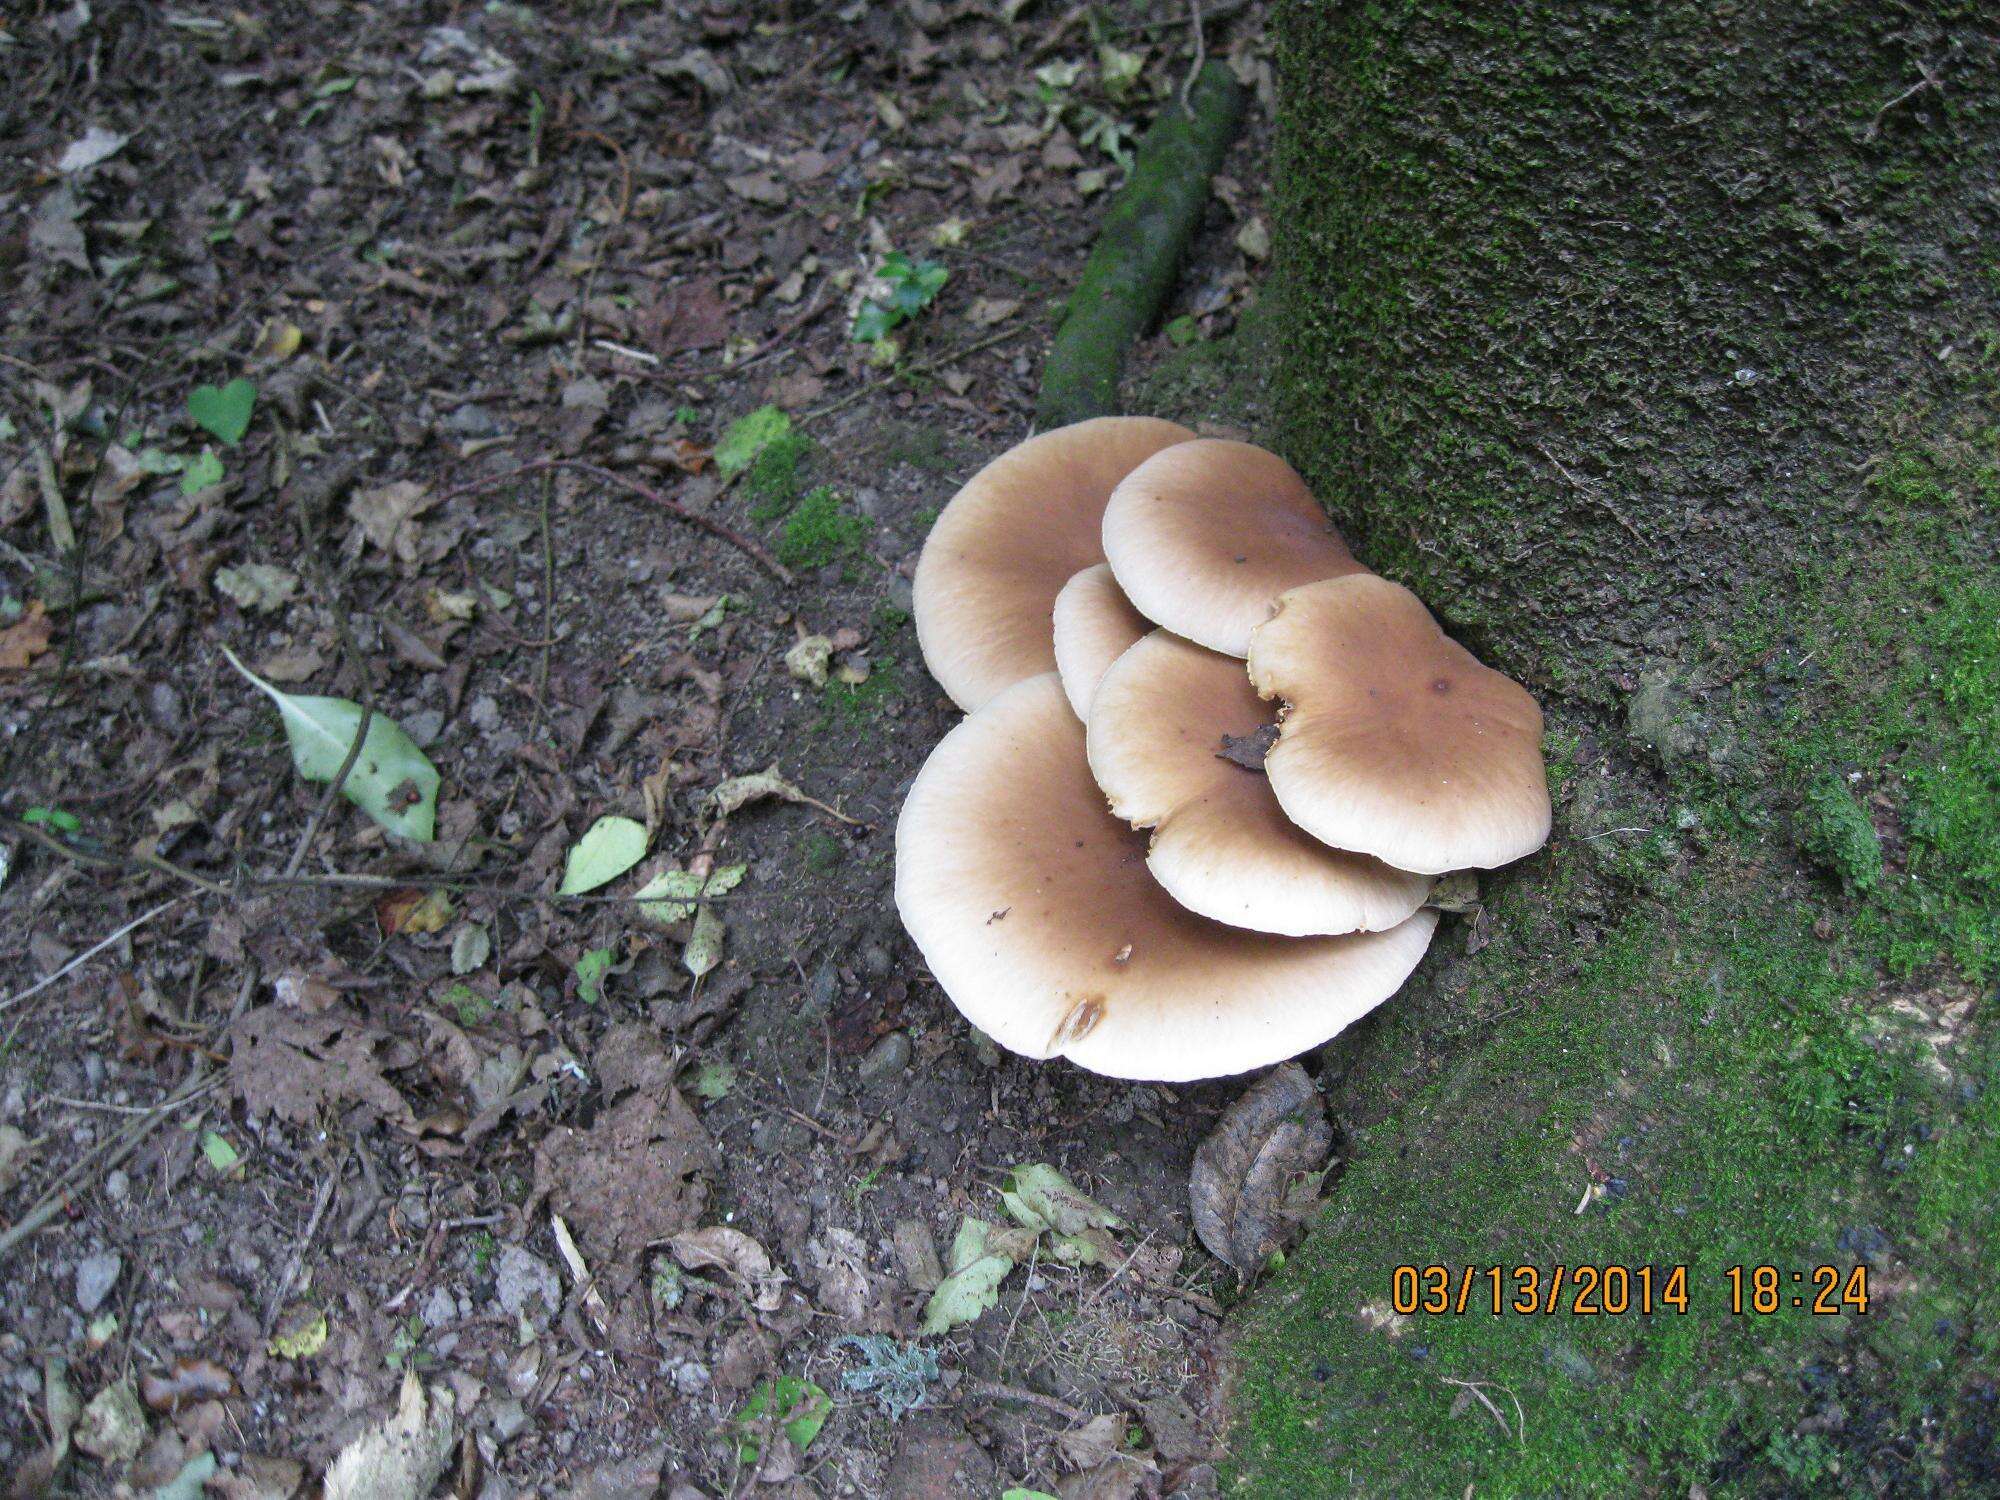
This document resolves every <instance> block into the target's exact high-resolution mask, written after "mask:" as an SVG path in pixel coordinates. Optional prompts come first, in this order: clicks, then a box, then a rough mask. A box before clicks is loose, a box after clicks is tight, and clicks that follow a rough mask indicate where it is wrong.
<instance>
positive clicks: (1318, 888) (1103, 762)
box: [1087, 630, 1431, 937]
mask: <svg viewBox="0 0 2000 1500" xmlns="http://www.w3.org/2000/svg"><path fill="white" fill-rule="evenodd" d="M1271 721H1272V712H1271V708H1270V705H1268V704H1266V703H1265V702H1264V701H1263V700H1262V699H1261V698H1259V697H1258V696H1257V691H1256V689H1255V688H1253V687H1251V686H1250V679H1249V677H1248V676H1247V675H1246V674H1245V672H1244V670H1243V663H1241V662H1240V661H1237V660H1235V659H1234V658H1233V657H1228V656H1223V655H1220V654H1219V653H1217V652H1214V651H1210V650H1208V649H1207V648H1206V647H1204V646H1197V645H1195V644H1194V643H1193V642H1191V641H1184V640H1182V639H1181V638H1180V637H1179V636H1177V635H1172V634H1170V633H1168V632H1167V631H1164V630H1156V631H1154V632H1153V633H1152V634H1151V635H1149V636H1147V637H1146V638H1145V639H1144V640H1142V641H1140V642H1139V643H1138V644H1137V645H1135V646H1133V647H1132V649H1131V650H1129V651H1127V652H1126V653H1125V654H1124V655H1123V656H1121V657H1119V658H1118V660H1117V661H1116V662H1114V663H1113V664H1112V666H1111V669H1110V670H1109V671H1108V672H1106V673H1105V674H1104V679H1103V681H1102V682H1100V683H1099V684H1098V688H1097V696H1096V698H1095V700H1094V701H1093V702H1092V705H1091V710H1090V723H1089V732H1088V741H1087V742H1088V746H1089V753H1090V770H1091V774H1092V775H1093V776H1095V777H1096V778H1097V784H1098V786H1099V787H1101V788H1102V789H1103V791H1104V795H1105V796H1106V797H1108V798H1109V799H1110V802H1111V811H1112V812H1113V813H1114V814H1116V815H1117V816H1118V817H1121V818H1124V819H1125V820H1126V821H1128V822H1130V823H1131V824H1132V825H1133V826H1134V827H1138V828H1152V829H1154V833H1153V839H1152V845H1151V847H1150V849H1149V850H1148V851H1147V855H1146V864H1147V867H1148V868H1149V869H1151V870H1152V872H1153V878H1154V879H1156V880H1157V881H1159V882H1160V884H1161V885H1163V886H1165V887H1166V889H1167V893H1168V894H1169V895H1171V896H1172V897H1173V898H1174V899H1175V900H1176V901H1178V902H1180V904H1181V905H1182V906H1185V907H1187V908H1188V909H1189V910H1190V911H1195V912H1199V913H1201V915H1203V916H1205V917H1213V918H1214V919H1215V920H1216V921H1218V922H1227V923H1229V924H1230V925H1231V926H1233V927H1248V928H1252V929H1254V930H1256V931H1258V932H1274V933H1286V934H1289V935H1291V936H1294V937H1302V936H1307V935H1312V934H1319V933H1338V932H1379V931H1382V930H1384V929H1387V928H1390V927H1394V926H1395V925H1396V924H1397V923H1399V922H1403V921H1406V920H1407V919H1408V918H1409V917H1410V916H1411V915H1412V914H1413V913H1414V912H1415V911H1416V910H1417V908H1418V907H1420V906H1422V905H1423V904H1424V899H1425V898H1426V897H1427V896H1429V894H1430V889H1431V882H1430V879H1429V878H1428V877H1427V876H1423V875H1412V874H1409V873H1407V872H1406V871H1403V870H1393V869H1391V868H1390V867H1389V866H1387V865H1385V864H1383V863H1382V862H1381V861H1380V860H1378V859H1371V858H1370V857H1369V856H1367V855H1365V854H1352V853H1349V852H1348V851H1346V850H1344V849H1332V848H1329V847H1328V846H1327V845H1325V844H1322V843H1321V842H1319V840H1317V839H1315V838H1313V837H1312V836H1311V835H1310V834H1308V833H1307V832H1306V831H1305V830H1304V829H1302V828H1300V827H1299V826H1298V825H1297V824H1295V823H1293V822H1291V821H1290V820H1289V819H1287V818H1286V817H1285V815H1284V812H1283V811H1282V810H1281V809H1280V808H1279V806H1278V799H1277V798H1276V797H1275V796H1273V795H1272V792H1271V783H1270V781H1269V780H1268V779H1267V778H1266V777H1265V775H1264V773H1263V772H1262V771H1261V770H1255V769H1245V768H1244V767H1243V766H1241V765H1238V764H1236V763H1235V762H1233V761H1230V760H1226V759H1224V758H1223V756H1222V754H1221V753H1220V752H1221V750H1222V740H1223V737H1224V736H1225V735H1228V736H1231V737H1236V738H1247V737H1250V736H1253V735H1255V734H1256V733H1257V732H1258V731H1259V730H1268V729H1269V728H1270V727H1271Z"/></svg>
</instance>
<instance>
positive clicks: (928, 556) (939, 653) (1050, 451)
mask: <svg viewBox="0 0 2000 1500" xmlns="http://www.w3.org/2000/svg"><path fill="white" fill-rule="evenodd" d="M1193 436H1194V434H1193V433H1191V432H1189V431H1188V430H1187V429H1186V428H1185V427H1181V426H1179V425H1177V424H1175V423H1173V422H1163V421H1160V420H1158V419H1157V418H1154V417H1095V418H1092V419H1091V420H1090V421H1087V422H1077V423H1074V424H1072V425H1070V426H1068V427H1058V428H1056V429H1055V430H1053V431H1051V432H1044V433H1041V434H1039V435H1038V436H1036V437H1031V438H1029V439H1028V440H1027V441H1026V442H1024V443H1020V444H1017V445H1016V446H1014V447H1013V448H1010V449H1008V450H1007V451H1006V452H1005V453H1003V454H1001V455H1000V456H999V457H998V458H996V459H994V460H993V462H991V463H990V464H988V465H987V466H986V467H985V468H983V469H981V470H980V471H979V472H978V473H977V474H975V475H973V476H972V478H971V479H970V480H968V481H967V482H966V485H965V487H964V488H963V489H961V490H960V491H959V492H958V493H957V494H956V495H954V496H953V497H952V499H951V503H950V504H948V505H946V506H945V508H944V512H943V514H941V515H940V516H939V517H938V519H937V524H936V525H935V526H933V527H932V528H931V534H930V538H929V540H928V541H926V542H925V543H924V550H923V554H922V555H921V556H920V557H919V558H918V559H917V574H916V579H915V586H914V589H913V595H914V598H913V612H914V614H915V615H916V624H917V642H918V644H919V645H920V646H921V647H922V648H923V653H924V661H925V663H926V664H927V665H928V666H929V667H930V669H931V675H932V676H934V677H935V678H937V680H938V682H939V684H940V685H941V686H942V687H943V688H944V690H945V691H946V692H947V693H949V694H950V695H951V698H952V701H953V702H955V703H957V704H958V706H959V707H960V708H963V709H965V710H966V711H967V712H970V711H971V710H973V709H975V708H977V707H979V705H980V704H982V703H984V702H985V701H986V700H987V699H988V698H991V697H992V696H993V695H994V694H995V693H997V692H999V691H1000V690H1001V689H1002V688H1005V687H1010V686H1012V685H1013V684H1014V683H1016V682H1019V681H1020V680H1021V679H1022V678H1024V677H1034V676H1037V675H1039V674H1041V673H1043V672H1047V671H1050V670H1051V669H1053V668H1054V666H1055V664H1056V659H1055V647H1054V643H1053V636H1054V627H1053V625H1052V623H1051V616H1052V612H1053V610H1054V608H1055V602H1056V595H1057V594H1058V593H1059V592H1061V590H1062V586H1063V585H1064V584H1065V583H1067V582H1069V580H1070V579H1071V578H1072V577H1073V576H1074V575H1075V574H1076V573H1077V571H1078V570H1079V569H1082V568H1087V567H1089V566H1090V565H1091V564H1093V563H1100V562H1102V561H1104V544H1103V519H1104V504H1105V501H1106V500H1108V499H1109V498H1110V496H1111V491H1112V489H1113V488H1114V487H1115V486H1116V485H1117V483H1118V481H1119V480H1121V479H1123V478H1124V477H1125V476H1126V475H1127V474H1129V473H1131V472H1132V470H1133V469H1134V468H1135V467H1137V466H1138V465H1139V464H1140V463H1141V462H1142V461H1144V460H1145V459H1148V458H1150V457H1152V456H1153V455H1154V454H1155V453H1158V452H1159V451H1160V450H1161V449H1162V448H1165V447H1168V446H1169V445H1171V444H1174V443H1182V442H1186V441H1187V440H1188V439H1190V438H1192V437H1193Z"/></svg>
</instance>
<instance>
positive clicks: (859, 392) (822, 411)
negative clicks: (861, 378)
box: [799, 323, 1032, 422]
mask: <svg viewBox="0 0 2000 1500" xmlns="http://www.w3.org/2000/svg"><path fill="white" fill-rule="evenodd" d="M1031 326H1032V325H1030V324H1026V323H1023V324H1019V325H1017V326H1016V327H1013V328H1009V329H1006V330H1004V331H1002V332H1000V333H996V334H994V335H993V336H992V337H991V338H984V339H980V340H979V341H978V342H977V343H972V344H967V345H965V347H964V348H962V349H951V350H947V351H946V352H945V353H943V354H937V355H933V356H932V357H931V358H929V359H919V360H916V361H913V362H912V363H910V364H907V365H904V366H902V367H901V368H899V369H896V370H892V371H891V372H890V373H889V374H887V375H884V376H883V377H882V378H881V379H880V380H871V381H870V382H869V383H868V384H866V385H864V386H859V387H857V388H856V389H854V390H851V391H849V392H848V393H847V394H846V395H845V396H842V397H841V398H840V399H839V400H838V401H829V402H828V403H827V404H826V405H825V406H816V407H814V408H813V409H812V410H811V411H809V412H807V413H806V414H805V415H804V416H802V417H800V418H799V420H800V421H801V422H812V421H817V420H818V419H819V418H821V417H830V416H832V415H833V414H834V413H835V412H837V411H841V410H844V409H845V408H847V407H850V406H852V405H853V404H854V403H855V402H857V401H859V400H860V399H861V398H862V397H863V396H867V395H870V394H872V393H873V392H875V391H878V390H880V389H881V388H882V387H883V386H885V385H893V384H895V382H897V381H898V380H902V379H904V378H905V377H906V376H910V375H921V374H923V373H924V372H925V371H926V370H934V369H936V368H937V367H938V366H939V365H948V364H951V363H952V362H953V361H954V360H960V359H964V358H965V357H966V356H967V355H970V354H977V353H978V352H979V351H980V350H982V349H990V348H992V347H993V346H994V345H995V344H1002V343H1005V342H1006V341H1007V340H1008V339H1012V338H1019V337H1020V336H1021V335H1022V334H1024V333H1026V332H1028V331H1029V329H1030V328H1031Z"/></svg>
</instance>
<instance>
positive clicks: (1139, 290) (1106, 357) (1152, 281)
mask: <svg viewBox="0 0 2000 1500" xmlns="http://www.w3.org/2000/svg"><path fill="white" fill-rule="evenodd" d="M1243 105H1244V92H1243V87H1242V85H1240V84H1239V83H1237V81H1236V79H1235V77H1234V76H1233V75H1232V74H1231V73H1230V71H1229V69H1228V68H1227V67H1225V66H1223V65H1222V64H1221V63H1210V64H1208V65H1207V66H1206V67H1204V68H1203V69H1202V70H1201V73H1200V75H1199V76H1198V77H1197V78H1196V79H1195V83H1194V87H1193V88H1192V89H1190V90H1189V91H1188V97H1187V107H1186V108H1183V107H1182V104H1181V101H1180V100H1179V99H1170V100H1168V101H1167V102H1166V103H1165V104H1163V105H1162V106H1161V107H1160V114H1159V118H1158V119H1157V120H1155V121H1154V122H1153V127H1152V129H1150V130H1148V131H1147V132H1146V135H1145V138H1144V139H1143V140H1141V141H1140V143H1139V149H1138V152H1137V155H1136V156H1135V158H1134V160H1133V163H1132V172H1131V176H1130V177H1129V178H1128V179H1127V181H1126V183H1125V185H1124V186H1123V187H1122V188H1120V189H1119V191H1118V195H1117V197H1116V198H1114V199H1113V200H1112V203H1111V207H1110V208H1109V209H1107V210H1106V211H1105V215H1104V225H1103V227H1102V229H1100V230H1099V232H1098V236H1097V243H1096V245H1095V246H1093V247H1092V249H1091V252H1090V258H1089V260H1088V261H1086V262H1085V263H1084V268H1083V276H1082V279H1081V280H1079V281H1078V283H1077V286H1076V291H1075V292H1074V293H1072V294H1071V296H1070V299H1069V303H1068V305H1067V307H1066V308H1065V309H1064V312H1063V320H1062V323H1061V325H1060V326H1059V327H1058V328H1057V329H1056V337H1055V343H1054V345H1053V346H1052V347H1051V348H1050V350H1049V357H1048V361H1047V363H1046V364H1045V365H1044V366H1043V369H1042V390H1041V399H1040V401H1039V403H1038V405H1037V411H1036V419H1037V420H1038V421H1039V422H1040V424H1041V425H1042V426H1043V427H1058V426H1061V425H1062V424H1063V423H1065V422H1077V421H1081V420H1083V419H1084V418H1085V417H1101V416H1105V415H1108V414H1109V413H1111V412H1114V411H1116V410H1117V409H1118V377H1119V372H1120V371H1121V370H1122V369H1123V368H1124V364H1125V353H1126V351H1127V350H1128V349H1130V348H1131V347H1132V341H1133V340H1134V339H1136V338H1138V337H1139V336H1140V335H1142V334H1143V333H1145V332H1146V330H1147V329H1148V328H1150V327H1151V326H1152V325H1153V322H1154V320H1155V319H1156V318H1157V317H1158V316H1159V312H1160V308H1161V306H1162V304H1164V303H1165V301H1166V299H1167V295H1168V293H1169V292H1171V291H1172V290H1173V285H1174V278H1175V276H1176V275H1177V274H1178V273H1179V271H1180V264H1181V257H1182V256H1183V255H1184V254H1185V253H1186V251H1187V245H1188V240H1189V239H1190V238H1191V237H1192V236H1193V234H1194V231H1195V228H1196V226H1197V225H1199V224H1200V223H1201V214H1202V209H1203V207H1204V206H1205V205H1206V204H1207V202H1208V180H1209V178H1210V177H1211V176H1212V175H1213V174H1214V172H1215V169H1216V168H1217V167H1218V166H1219V165H1220V164H1221V162H1222V156H1223V153H1224V152H1225V151H1226V150H1228V148H1229V143H1230V141H1231V140H1232V139H1233V138H1234V137H1235V135H1236V131H1237V127H1238V126H1239V125H1240V124H1241V123H1242V120H1243Z"/></svg>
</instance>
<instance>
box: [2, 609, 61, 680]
mask: <svg viewBox="0 0 2000 1500" xmlns="http://www.w3.org/2000/svg"><path fill="white" fill-rule="evenodd" d="M49 629H50V625H49V616H48V612H47V611H46V610H45V609H44V608H43V607H42V601H41V600H39V599H37V600H35V601H34V602H33V603H32V604H30V605H29V606H28V608H27V611H26V612H25V613H24V614H23V615H22V616H21V618H20V619H18V620H16V621H15V622H14V623H13V624H12V625H9V626H8V627H7V628H6V629H5V630H0V672H25V671H27V670H28V667H29V666H30V664H32V663H33V661H34V659H35V658H36V657H38V656H40V655H41V654H42V653H43V652H45V651H47V650H48V649H49Z"/></svg>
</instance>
